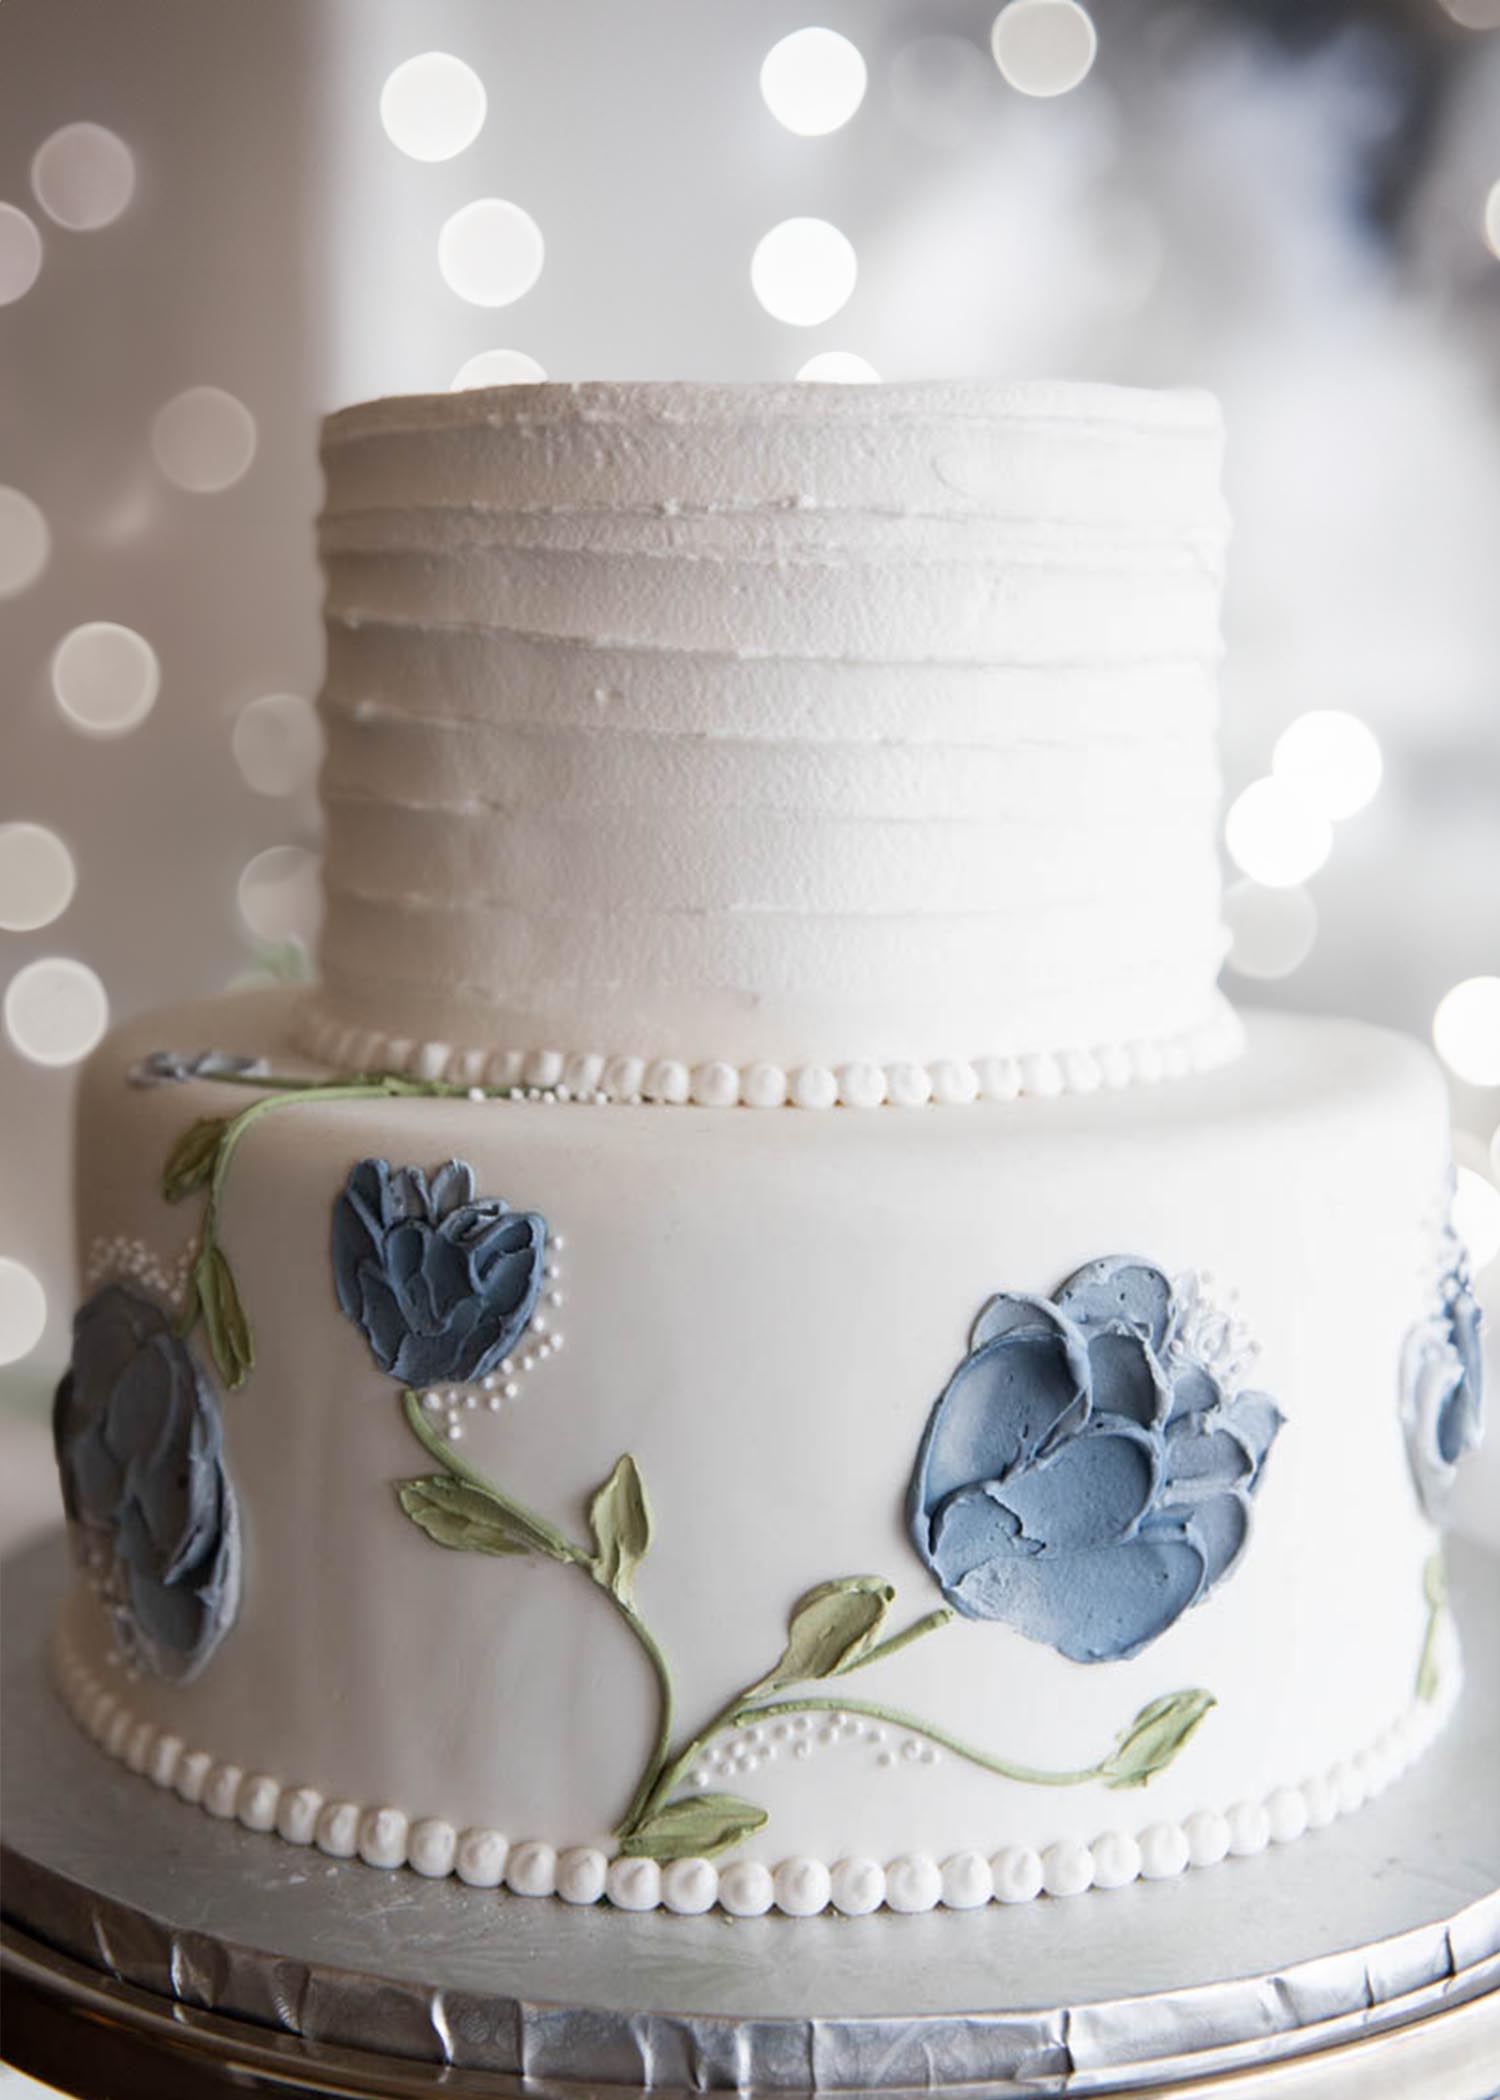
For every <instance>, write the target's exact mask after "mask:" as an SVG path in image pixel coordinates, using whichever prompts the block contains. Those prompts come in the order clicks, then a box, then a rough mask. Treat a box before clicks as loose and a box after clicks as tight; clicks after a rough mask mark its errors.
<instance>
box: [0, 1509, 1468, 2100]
mask: <svg viewBox="0 0 1500 2100" xmlns="http://www.w3.org/2000/svg"><path fill="white" fill-rule="evenodd" d="M1452 1579H1453V1588H1454V1595H1455V1598H1456V1609H1457V1612H1458V1616H1459V1623H1460V1628H1461V1631H1462V1633H1463V1635H1464V1642H1465V1650H1466V1656H1467V1662H1468V1682H1467V1684H1466V1687H1465V1692H1464V1698H1463V1701H1462V1702H1461V1704H1460V1707H1459V1711H1458V1714H1457V1716H1456V1717H1455V1719H1454V1720H1453V1721H1452V1722H1450V1724H1449V1726H1448V1728H1447V1730H1446V1731H1445V1733H1444V1734H1443V1735H1442V1736H1441V1737H1440V1738H1439V1740H1438V1742H1437V1743H1436V1744H1435V1745H1434V1746H1433V1748H1432V1749H1430V1750H1429V1751H1428V1752H1427V1754H1426V1755H1425V1756H1424V1757H1423V1758H1422V1759H1421V1760H1420V1761H1419V1762H1418V1764H1417V1765H1416V1766H1415V1767H1414V1768H1413V1769H1412V1770H1411V1771H1410V1772H1409V1773H1408V1774H1407V1775H1406V1776H1405V1777H1404V1778H1403V1779H1401V1780H1400V1781H1398V1782H1397V1783H1396V1784H1395V1785H1394V1786H1393V1787H1392V1788H1391V1789H1390V1790H1389V1791H1388V1792H1387V1793H1386V1794H1384V1795H1382V1796H1381V1797H1380V1799H1378V1800H1377V1801H1375V1802H1373V1803H1371V1804H1370V1805H1368V1806H1367V1807H1365V1808H1364V1809H1362V1810H1360V1811H1359V1812H1358V1813H1357V1814H1355V1815H1353V1816H1350V1817H1346V1818H1343V1819H1341V1820H1340V1821H1338V1822H1337V1823H1335V1824H1333V1825H1332V1826H1331V1827H1330V1828H1329V1829H1327V1830H1324V1831H1321V1832H1318V1833H1316V1834H1313V1835H1310V1836H1308V1837H1305V1838H1303V1839H1301V1840H1300V1841H1299V1842H1297V1843H1296V1844H1293V1845H1290V1846H1286V1847H1273V1848H1272V1849H1271V1850H1269V1851H1268V1852H1266V1853H1263V1854H1261V1855H1260V1856H1258V1857H1256V1858H1251V1859H1242V1860H1233V1861H1228V1862H1225V1864H1223V1865H1222V1866H1218V1867H1215V1868H1212V1869H1211V1870H1208V1871H1204V1872H1199V1873H1189V1874H1187V1875H1186V1876H1184V1877H1182V1878H1181V1879H1180V1880H1177V1881H1170V1882H1156V1883H1148V1882H1138V1883H1135V1884H1133V1885H1132V1886H1130V1887H1129V1888H1125V1889H1121V1890H1116V1891H1112V1892H1109V1893H1096V1894H1091V1895H1089V1896H1087V1897H1084V1898H1081V1899H1077V1900H1074V1901H1068V1902H1061V1901H1051V1900H1047V1899H1043V1900H1040V1901H1038V1902H1036V1903H1032V1904H1028V1905H1024V1906H1020V1907H1018V1908H1015V1909H1009V1908H1005V1907H1003V1906H999V1905H994V1906H992V1907H991V1908H989V1909H988V1910H986V1911H984V1912H980V1913H966V1914H957V1913H951V1912H943V1911H934V1912H931V1913H929V1914H927V1915H925V1916H921V1917H895V1916H892V1915H890V1914H888V1913H882V1914H877V1915H876V1916H873V1917H868V1918H859V1919H845V1918H840V1917H838V1916H833V1915H829V1916H824V1917H821V1918H813V1919H798V1920H793V1919H789V1918H783V1917H779V1916H775V1915H772V1916H769V1917H765V1918H757V1919H730V1918H727V1917H724V1916H722V1915H717V1914H716V1915H711V1916H708V1917H701V1918H684V1917H674V1916H672V1915H670V1914H669V1913H667V1912H662V1911H658V1912H652V1913H648V1914H645V1915H632V1916H625V1915H622V1914H620V1913H617V1912H613V1911H611V1910H609V1909H608V1908H606V1907H602V1906H601V1907H599V1908H597V1909H591V1910H580V1909H574V1908H571V1907H569V1906H568V1905H566V1904H563V1903H561V1902H558V1901H555V1900H552V1899H541V1898H528V1897H517V1896H511V1895H508V1894H506V1893H504V1892H495V1891H487V1890H486V1891H480V1890H475V1889H470V1888H466V1887H464V1886H463V1885H462V1884H461V1883H458V1882H455V1881H451V1880H449V1881H424V1880H422V1879H421V1878H420V1877H419V1876H417V1875H415V1874H412V1873H410V1872H407V1871H405V1870H400V1871H396V1872H392V1873H384V1872H382V1871H380V1870H379V1869H377V1868H373V1867H367V1866H364V1865H363V1864H361V1863H360V1862H358V1861H342V1860H331V1859H327V1858H325V1857H324V1856H323V1855H322V1854H321V1853H319V1852H317V1851H316V1850H311V1849H303V1848H299V1847H294V1846H290V1845H287V1844H285V1843H283V1842H282V1841H280V1840H278V1839H275V1838H270V1837H266V1836H262V1835H259V1834H255V1833H251V1832H247V1831H244V1830H241V1829H240V1828H238V1826H236V1825H234V1824H229V1823H221V1822H216V1821H214V1820H213V1819H211V1818H210V1817H208V1816H206V1815H204V1814H203V1813H202V1812H201V1811H194V1810H192V1809H189V1808H187V1807H185V1806H184V1805H183V1804H182V1803H181V1802H179V1801H178V1800H177V1799H176V1798H175V1797H174V1796H172V1795H170V1794H165V1793H161V1792H159V1791H158V1790H157V1789H155V1788H154V1787H152V1786H150V1785H149V1784H148V1783H147V1782H146V1781H144V1780H142V1779H140V1778H138V1777H136V1776H135V1775H134V1774H132V1773H130V1772H128V1771H127V1770H126V1769H125V1768H124V1767H123V1766H121V1765H118V1764H116V1763H114V1762H112V1761H110V1760H107V1759H106V1758H105V1757H104V1756H103V1755H102V1754H101V1752H100V1751H99V1750H97V1749H96V1748H95V1747H94V1745H93V1744H92V1743H90V1742H89V1741H87V1740H86V1738H85V1737H84V1736H83V1735H82V1733H81V1732H80V1731H79V1730H78V1729H77V1728H76V1726H75V1725H74V1724H73V1722H72V1721H71V1720H70V1719H69V1718H68V1717H67V1715H66V1714H65V1713H64V1712H63V1710H62V1708H61V1706H60V1704H59V1703H58V1701H57V1700H56V1698H55V1696H54V1695H53V1693H52V1691H51V1689H50V1686H49V1684H48V1682H47V1667H46V1650H47V1643H48V1638H49V1633H50V1626H51V1620H52V1616H53V1613H54V1611H55V1609H56V1605H57V1601H58V1598H59V1596H60V1594H61V1591H62V1587H63V1583H64V1580H65V1577H64V1554H63V1548H62V1545H61V1542H60V1541H59V1540H48V1541H46V1542H44V1543H43V1544H42V1545H40V1546H36V1547H33V1548H32V1549H31V1550H30V1551H28V1552H26V1553H24V1554H21V1555H18V1556H16V1557H15V1558H14V1559H12V1560H11V1561H9V1562H7V1564H6V1567H5V1571H4V1599H3V1603H4V1655H3V1676H0V1701H3V1726H0V1755H3V1774H4V1794H3V1807H0V1816H3V1823H0V1829H3V1837H4V1855H3V1881H0V1896H3V1908H4V1913H5V1921H6V1943H5V1966H6V1972H7V1980H8V1983H9V1986H10V1999H11V2007H12V2012H11V2023H10V2028H9V2030H8V2033H7V2048H8V2053H9V2054H10V2055H11V2057H12V2059H13V2060H17V2061H22V2062H24V2061H26V2050H25V2048H24V2047H23V2046H18V2042H17V2037H18V2033H19V2035H20V2036H21V2038H22V2041H23V2043H24V2040H25V2037H26V2036H27V2035H29V2034H30V2033H32V2032H33V2031H35V2032H38V2033H39V2032H41V2031H42V2030H43V2028H44V2027H46V2021H47V2020H48V2019H50V2020H51V2021H52V2022H53V2027H52V2029H49V2030H48V2031H55V2027H56V2022H57V2020H58V2019H59V2018H63V2019H66V2017H68V2016H69V2015H71V2016H72V2017H73V2018H74V2019H75V2020H76V2022H77V2023H78V2026H79V2031H80V2032H83V2031H85V2026H84V2023H87V2030H86V2031H87V2032H89V2033H91V2034H92V2035H93V2036H95V2037H96V2038H98V2037H101V2036H104V2035H106V2034H113V2035H114V2036H115V2037H116V2039H117V2040H120V2039H121V2038H124V2039H125V2040H128V2041H130V2042H131V2043H132V2044H133V2046H135V2047H136V2048H137V2049H140V2050H144V2051H146V2052H147V2054H148V2056H150V2055H151V2054H152V2052H155V2056H156V2060H158V2062H159V2069H160V2076H159V2079H158V2082H157V2084H156V2086H155V2088H154V2090H155V2091H156V2092H158V2093H159V2094H160V2095H162V2096H163V2100H165V2096H167V2095H169V2094H172V2093H175V2092H178V2091H181V2092H184V2093H192V2094H198V2093H208V2092H215V2091H219V2090H224V2091H229V2090H236V2091H241V2092H242V2091H245V2090H260V2091H265V2092H276V2091H285V2092H290V2091H294V2090H295V2091H300V2092H308V2091H312V2092H325V2093H347V2094H356V2093H358V2094H367V2093H368V2094H374V2093H408V2092H412V2093H416V2092H428V2091H437V2090H441V2091H442V2092H443V2093H445V2094H470V2093H473V2094H480V2093H486V2094H494V2093H502V2092H505V2093H510V2092H520V2091H525V2092H526V2093H528V2094H533V2095H534V2094H536V2093H538V2091H542V2092H546V2091H549V2090H551V2089H554V2088H557V2089H567V2090H571V2091H572V2092H573V2093H578V2092H580V2091H586V2092H590V2093H600V2092H606V2091H608V2092H618V2091H620V2090H621V2089H624V2090H625V2091H631V2090H637V2091H638V2090H642V2089H650V2090H653V2091H657V2092H683V2093H687V2092H703V2091H713V2090H739V2091H743V2092H749V2093H754V2094H772V2093H776V2094H780V2093H807V2092H839V2093H871V2094H873V2093H881V2094H886V2095H892V2094H897V2093H914V2092H927V2093H930V2092H932V2091H934V2090H938V2089H952V2088H956V2087H967V2088H970V2089H971V2090H982V2091H983V2092H984V2093H985V2094H987V2095H989V2094H993V2095H997V2096H998V2095H1002V2094H1025V2095H1029V2096H1033V2100H1035V2096H1039V2095H1045V2094H1063V2093H1065V2094H1068V2095H1072V2096H1082V2095H1087V2096H1090V2100H1094V2096H1104V2095H1112V2094H1126V2093H1128V2094H1133V2095H1142V2094H1166V2093H1171V2094H1180V2093H1193V2094H1207V2093H1213V2094H1218V2093H1221V2092H1222V2093H1224V2094H1226V2095H1227V2094H1229V2093H1230V2092H1232V2093H1233V2094H1234V2095H1235V2100H1244V2096H1251V2095H1259V2094H1261V2093H1262V2092H1268V2093H1273V2094H1275V2095H1276V2096H1278V2100H1279V2096H1281V2095H1282V2094H1283V2093H1285V2094H1287V2095H1288V2096H1290V2095H1291V2094H1293V2093H1297V2094H1301V2093H1308V2094H1313V2093H1316V2094H1318V2095H1323V2094H1328V2095H1330V2096H1333V2095H1341V2094H1348V2095H1350V2096H1357V2100H1381V2096H1384V2095H1386V2094H1389V2095H1391V2096H1393V2100H1394V2096H1399V2100H1417V2096H1418V2095H1426V2094H1428V2093H1431V2094H1433V2095H1437V2096H1441V2100H1489V2096H1490V2095H1491V2094H1492V2093H1495V2092H1497V2091H1500V1561H1497V1560H1496V1559H1495V1558H1494V1557H1492V1556H1487V1555H1485V1554H1483V1553H1481V1552H1479V1551H1478V1550H1477V1549H1475V1548H1472V1547H1470V1548H1464V1547H1463V1546H1462V1545H1455V1546H1454V1547H1453V1549H1452ZM42 2005H45V2007H46V2008H47V2009H48V2010H47V2013H46V2017H45V2018H44V2017H43V2015H42V2014H41V2013H39V2012H38V2011H37V2008H38V2007H39V2006H42ZM18 2014H19V2015H20V2017H18ZM33 2016H35V2023H36V2024H35V2026H33ZM79 2060H80V2061H82V2059H81V2058H80V2059H79ZM33 2061H36V2059H35V2057H34V2058H33ZM215 2065H217V2066H218V2067H219V2068H220V2070H221V2071H222V2072H223V2073H224V2076H225V2082H224V2083H223V2084H222V2086H220V2085H218V2084H215V2083H213V2079H212V2067H213V2066H215ZM185 2066H187V2067H190V2075H189V2076H188V2077H187V2079H186V2082H183V2072H184V2067H185ZM37 2067H38V2068H46V2066H43V2065H42V2064H41V2063H39V2062H38V2063H37ZM50 2075H52V2076H54V2077H57V2076H58V2075H59V2074H58V2071H57V2068H56V2065H55V2063H54V2064H52V2065H51V2067H50ZM65 2082H66V2081H65ZM84 2089H85V2090H88V2091H90V2092H93V2091H98V2092H100V2093H103V2092H105V2091H107V2090H108V2091H117V2090H126V2089H128V2090H132V2091H133V2090H140V2091H147V2090H153V2088H152V2087H151V2086H149V2085H138V2086H131V2087H129V2088H127V2087H126V2086H125V2085H124V2084H123V2083H121V2084H117V2085H116V2086H114V2087H111V2086H109V2085H107V2084H105V2083H99V2084H98V2085H95V2086H86V2087H85V2088H84Z"/></svg>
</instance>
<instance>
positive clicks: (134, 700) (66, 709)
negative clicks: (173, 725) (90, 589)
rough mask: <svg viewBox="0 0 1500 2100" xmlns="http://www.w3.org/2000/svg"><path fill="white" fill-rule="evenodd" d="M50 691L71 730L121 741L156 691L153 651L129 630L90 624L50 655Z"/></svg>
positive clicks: (145, 711)
mask: <svg viewBox="0 0 1500 2100" xmlns="http://www.w3.org/2000/svg"><path fill="white" fill-rule="evenodd" d="M52 690H53V693H54V694H55V695H56V697H57V704H58V706H59V707H60V708H61V709H62V711H63V713H64V714H65V715H66V716H67V718H68V720H69V721H70V722H71V723H72V724H73V726H74V727H75V728H76V729H82V730H84V731H85V732H86V733H87V734H88V735H89V736H123V735H124V734H125V733H126V732H127V731H128V730H131V729H135V728H137V727H138V726H139V725H140V724H141V723H142V722H144V721H145V719H146V717H147V715H149V714H150V712H151V710H152V708H153V707H154V706H155V705H156V696H157V694H158V693H159V692H160V691H161V666H160V665H159V664H158V662H157V660H156V651H155V650H154V649H153V648H152V646H151V644H150V643H149V642H148V641H147V640H146V639H145V637H144V636H143V635H139V634H137V633H136V631H135V629H134V628H133V627H121V626H119V625H118V624H117V623H116V622H115V621H113V620H90V621H88V622H86V624H85V625H84V626H82V627H75V628H74V629H73V631H72V633H71V634H66V635H64V636H63V638H62V640H61V641H60V642H59V643H58V645H57V648H56V649H55V650H54V651H53V655H52Z"/></svg>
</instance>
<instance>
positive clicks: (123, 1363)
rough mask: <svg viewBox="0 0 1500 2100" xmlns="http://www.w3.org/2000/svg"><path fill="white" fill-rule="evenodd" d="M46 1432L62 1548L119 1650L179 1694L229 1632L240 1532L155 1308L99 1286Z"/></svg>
mask: <svg viewBox="0 0 1500 2100" xmlns="http://www.w3.org/2000/svg"><path fill="white" fill-rule="evenodd" d="M52 1428H53V1438H54V1442H55V1444H56V1447H57V1465H58V1471H59V1473H60V1475H61V1478H62V1491H63V1506H64V1508H65V1510H66V1511H67V1515H68V1520H69V1523H70V1525H71V1527H72V1530H73V1537H74V1543H75V1546H76V1547H77V1549H78V1553H79V1558H80V1559H81V1560H82V1561H83V1563H84V1565H85V1566H86V1567H88V1568H89V1569H90V1570H91V1572H92V1573H94V1574H95V1575H96V1576H97V1577H98V1578H99V1580H100V1584H101V1588H102V1591H103V1595H104V1598H105V1602H106V1604H107V1606H108V1607H109V1608H110V1609H111V1611H112V1612H113V1614H114V1618H115V1623H116V1629H117V1632H118V1633H119V1635H120V1639H121V1645H122V1646H123V1648H124V1649H125V1651H126V1653H127V1654H128V1655H129V1656H131V1657H132V1658H133V1659H135V1660H138V1661H140V1662H142V1663H144V1664H145V1666H146V1667H147V1668H149V1669H151V1670H154V1671H155V1672H156V1673H157V1675H158V1676H161V1677H165V1678H168V1679H170V1680H171V1681H173V1682H174V1683H179V1684H185V1683H187V1682H188V1680H189V1679H191V1678H193V1677H196V1676H197V1675H198V1673H199V1671H200V1670H201V1669H202V1668H203V1666H204V1664H205V1663H206V1662H207V1661H208V1659H209V1657H210V1656H211V1655H212V1654H213V1652H214V1650H215V1649H216V1648H217V1647H218V1645H219V1643H220V1641H222V1640H223V1638H224V1636H225V1634H226V1633H227V1632H228V1631H229V1628H230V1627H231V1626H232V1625H233V1623H234V1618H235V1613H236V1611H237V1610H238V1607H239V1594H240V1533H239V1518H238V1513H237V1511H236V1507H235V1499H234V1490H233V1488H232V1486H231V1485H230V1480H229V1475H228V1472H227V1470H226V1468H225V1464H224V1439H223V1431H222V1429H221V1427H220V1423H219V1410H218V1404H217V1402H216V1400H215V1399H214V1396H213V1393H212V1392H211V1391H210V1389H209V1387H208V1385H207V1383H206V1382H205V1380H204V1379H203V1377H202V1376H201V1375H200V1373H199V1371H198V1367H197V1365H196V1364H195V1363H194V1361H193V1359H192V1357H191V1355H190V1354H189V1353H188V1350H187V1349H186V1347H185V1346H184V1345H183V1343H182V1342H181V1341H180V1340H179V1339H178V1337H177V1336H176V1334H174V1332H173V1331H172V1325H171V1321H170V1319H169V1317H168V1315H167V1313H166V1312H165V1311H164V1310H163V1308H162V1307H161V1306H159V1305H158V1304H157V1303H156V1302H155V1300H154V1299H151V1298H148V1297H147V1296H145V1294H144V1293H143V1292H141V1291H138V1290H135V1289H133V1288H132V1287H131V1286H130V1285H128V1284H120V1283H111V1284H106V1285H105V1286H104V1288H103V1289H102V1290H100V1291H96V1292H95V1294H94V1296H93V1297H92V1298H90V1299H89V1300H88V1301H87V1302H86V1303H85V1304H84V1305H83V1306H81V1307H80V1309H79V1311H78V1314H77V1317H76V1318H75V1320H74V1322H73V1362H72V1366H71V1368H70V1369H69V1371H68V1373H67V1375H66V1376H65V1377H64V1379H63V1381H62V1383H61V1385H60V1386H59V1387H58V1389H57V1399H56V1402H55V1405H54V1408H53V1417H52Z"/></svg>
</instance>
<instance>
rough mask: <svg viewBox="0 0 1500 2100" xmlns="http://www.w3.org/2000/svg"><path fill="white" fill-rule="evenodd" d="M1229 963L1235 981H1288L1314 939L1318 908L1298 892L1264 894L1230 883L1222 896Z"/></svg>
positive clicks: (1255, 886)
mask: <svg viewBox="0 0 1500 2100" xmlns="http://www.w3.org/2000/svg"><path fill="white" fill-rule="evenodd" d="M1224 921H1225V924H1226V926H1227V927H1228V929H1229V936H1230V950H1229V963H1230V967H1231V969H1233V970H1236V971H1238V973H1239V975H1240V976H1241V977H1255V978H1263V979H1270V978H1277V977H1290V976H1291V974H1292V972H1293V971H1294V970H1296V969H1298V968H1300V966H1301V965H1302V964H1303V963H1304V962H1306V960H1307V958H1308V956H1309V955H1310V954H1311V953H1312V950H1313V943H1314V942H1315V941H1316V940H1317V937H1318V907H1317V905H1316V904H1314V902H1313V900H1312V898H1311V897H1310V896H1309V895H1308V893H1307V891H1306V890H1304V889H1301V888H1298V887H1293V888H1289V889H1269V888H1267V887H1266V885H1265V884H1264V883H1259V882H1248V881H1247V882H1236V883H1234V884H1232V885H1231V887H1230V888H1229V889H1228V890H1227V891H1226V892H1225V895H1224Z"/></svg>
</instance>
